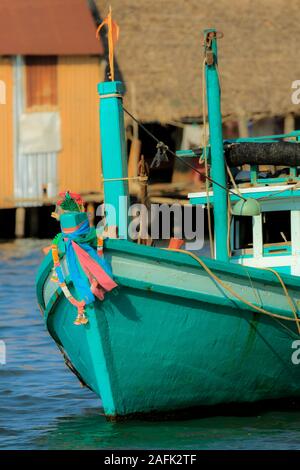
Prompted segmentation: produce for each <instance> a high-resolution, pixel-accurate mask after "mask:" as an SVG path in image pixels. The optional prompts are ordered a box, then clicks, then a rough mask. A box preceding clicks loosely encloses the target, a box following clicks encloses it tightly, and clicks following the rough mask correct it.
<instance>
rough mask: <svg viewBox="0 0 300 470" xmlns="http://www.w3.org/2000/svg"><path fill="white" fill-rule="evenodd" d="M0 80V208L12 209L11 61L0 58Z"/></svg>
mask: <svg viewBox="0 0 300 470" xmlns="http://www.w3.org/2000/svg"><path fill="white" fill-rule="evenodd" d="M0 80H1V81H3V82H4V83H5V89H6V104H1V103H0V175H1V176H0V177H1V184H0V208H3V207H13V189H14V169H13V68H12V59H11V58H6V57H0Z"/></svg>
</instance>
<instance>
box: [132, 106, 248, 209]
mask: <svg viewBox="0 0 300 470" xmlns="http://www.w3.org/2000/svg"><path fill="white" fill-rule="evenodd" d="M123 110H124V112H125V113H126V114H128V116H130V117H131V119H133V120H134V121H135V122H136V123H137V124H138V125H139V126H140V128H141V129H143V130H144V131H145V132H146V134H148V135H149V136H150V137H151V138H152V139H153V140H155V142H156V143H161V141H160V140H159V139H158V138H157V137H155V135H154V134H152V132H150V131H149V130H148V129H147V128H146V127H145V126H144V125H143V124H142V123H141V122H140V121H139V120H138V119H136V118H135V117H134V116H133V115H132V114H131V113H130V112H129V111H127V109H126V108H124V106H123ZM166 147H167V146H166ZM167 152H169V154H170V155H172V157H174V158H177V159H178V160H180V161H181V163H183V165H185V166H186V167H188V168H190V169H191V170H193V171H195V172H196V173H198V174H199V175H201V176H203V175H202V173H200V171H199V170H198V169H197V168H195V167H194V166H193V165H191V164H190V163H188V162H187V161H185V160H184V159H183V158H182V157H180V156H179V155H176V153H175V152H173V150H171V149H170V148H168V149H167ZM204 177H205V178H207V179H208V181H210V182H211V183H213V184H215V185H217V186H219V187H220V188H222V189H225V191H227V192H228V193H230V194H233V195H234V196H237V197H239V198H241V199H243V200H244V201H246V200H247V199H246V198H245V197H243V196H242V195H240V194H236V193H234V192H233V191H231V190H230V189H228V188H226V186H223V185H222V184H220V183H218V182H217V181H215V180H213V179H212V178H211V177H210V176H208V175H204Z"/></svg>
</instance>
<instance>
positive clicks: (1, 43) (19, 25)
mask: <svg viewBox="0 0 300 470" xmlns="http://www.w3.org/2000/svg"><path fill="white" fill-rule="evenodd" d="M95 31H96V26H95V24H94V21H93V18H92V15H91V12H90V10H89V8H88V4H87V1H86V0H1V1H0V55H28V54H30V55H81V54H103V52H104V50H103V45H102V43H100V42H99V41H97V40H96V36H95Z"/></svg>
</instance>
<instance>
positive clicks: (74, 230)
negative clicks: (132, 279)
mask: <svg viewBox="0 0 300 470" xmlns="http://www.w3.org/2000/svg"><path fill="white" fill-rule="evenodd" d="M71 194H72V193H69V192H67V193H65V200H66V204H64V201H62V202H61V203H60V206H61V207H63V205H64V207H68V208H69V207H72V208H73V209H75V204H77V203H76V201H74V199H73V198H72V195H71ZM78 206H79V205H78ZM78 206H77V210H76V211H75V210H73V211H70V210H67V211H66V212H64V213H63V214H61V215H60V222H61V230H62V232H61V233H60V234H58V235H56V237H55V238H54V240H53V242H52V258H53V263H54V269H55V273H56V277H54V278H53V279H52V280H53V281H56V282H58V283H59V285H60V287H61V289H62V291H63V293H64V295H65V297H66V298H67V299H68V301H69V302H70V303H71V304H73V305H74V306H76V307H77V311H78V314H77V318H76V320H75V322H74V323H75V324H76V325H81V324H86V323H88V319H87V317H86V315H85V306H86V305H89V304H91V303H92V302H94V301H95V297H97V298H99V299H100V300H103V298H104V294H105V293H106V292H109V291H111V290H112V289H114V288H115V287H117V284H116V283H115V282H114V280H113V279H112V271H111V268H110V266H109V264H108V263H107V261H106V260H105V259H104V258H103V256H99V254H98V253H97V252H100V253H101V254H102V253H103V240H97V235H96V230H95V228H94V227H90V226H89V221H88V218H87V214H86V213H85V212H80V211H78V209H79V207H78ZM60 243H64V245H65V255H66V261H67V266H68V270H69V274H70V278H71V280H72V283H73V285H74V288H75V290H76V292H77V293H78V294H79V296H80V300H77V299H75V297H74V296H73V295H72V294H71V292H70V290H69V288H68V286H67V283H66V280H65V275H64V271H63V269H62V267H61V264H60V257H59V251H58V246H59V244H60Z"/></svg>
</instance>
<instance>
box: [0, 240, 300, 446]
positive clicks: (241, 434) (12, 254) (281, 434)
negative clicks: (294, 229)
mask: <svg viewBox="0 0 300 470" xmlns="http://www.w3.org/2000/svg"><path fill="white" fill-rule="evenodd" d="M46 244H47V242H46V241H45V240H17V241H15V242H2V243H0V341H4V342H5V346H6V361H4V359H5V358H4V348H3V347H2V354H1V352H0V449H127V448H128V449H143V448H146V449H300V412H299V411H285V412H283V411H275V410H273V411H268V412H262V411H260V413H259V414H252V416H232V417H231V416H214V417H206V418H202V419H190V420H186V421H171V422H168V421H163V422H149V421H129V422H124V423H107V422H106V421H105V418H104V417H103V416H102V414H101V412H102V410H101V402H100V400H99V399H98V398H97V397H96V396H95V395H94V394H93V393H92V392H91V391H89V390H87V389H85V388H81V387H80V385H79V382H78V381H77V379H76V377H75V376H74V375H73V374H72V373H70V372H69V370H68V369H67V368H66V366H65V365H64V361H63V359H62V357H61V355H60V353H59V352H58V350H57V348H56V346H55V344H54V342H53V341H52V340H51V338H50V337H49V336H48V333H47V332H46V330H45V327H44V324H43V319H42V316H41V314H40V311H39V309H38V307H37V302H36V298H35V289H34V279H35V274H36V270H37V267H38V265H39V263H40V261H41V259H42V257H43V255H42V252H41V248H42V247H43V246H45V245H46ZM0 345H2V346H3V343H0ZM4 362H6V363H4Z"/></svg>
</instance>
